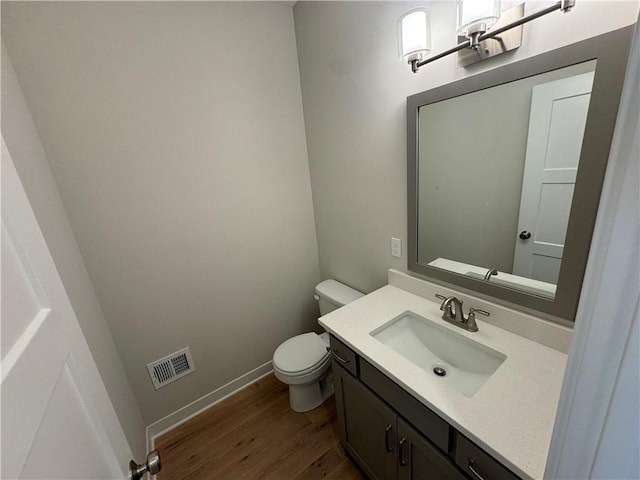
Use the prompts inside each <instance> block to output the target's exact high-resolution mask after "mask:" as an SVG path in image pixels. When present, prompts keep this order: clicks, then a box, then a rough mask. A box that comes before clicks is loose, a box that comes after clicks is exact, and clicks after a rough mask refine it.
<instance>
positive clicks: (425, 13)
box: [398, 7, 431, 63]
mask: <svg viewBox="0 0 640 480" xmlns="http://www.w3.org/2000/svg"><path fill="white" fill-rule="evenodd" d="M429 52H431V28H430V26H429V9H428V8H427V7H418V8H413V9H411V10H409V11H408V12H405V13H403V14H402V15H401V16H400V18H399V19H398V55H399V56H400V59H401V60H404V61H405V62H409V63H412V62H419V61H421V60H422V59H423V58H424V57H426V56H427V55H428V54H429Z"/></svg>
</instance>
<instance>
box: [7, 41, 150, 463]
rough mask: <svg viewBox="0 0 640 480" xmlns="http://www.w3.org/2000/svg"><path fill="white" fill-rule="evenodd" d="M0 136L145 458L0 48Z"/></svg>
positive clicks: (135, 413) (134, 408)
mask: <svg viewBox="0 0 640 480" xmlns="http://www.w3.org/2000/svg"><path fill="white" fill-rule="evenodd" d="M1 61H2V99H1V101H2V137H3V138H4V140H5V143H6V144H7V148H8V149H9V151H10V152H11V157H12V158H13V161H14V162H15V166H16V169H17V171H18V174H19V175H20V180H21V182H22V185H23V187H24V189H25V192H26V193H27V196H28V198H29V202H30V203H31V208H33V211H34V213H35V215H36V218H37V220H38V224H39V225H40V230H42V233H43V235H44V238H45V239H46V241H47V246H48V247H49V251H50V252H51V256H52V257H53V260H54V262H55V264H56V268H57V269H58V273H59V274H60V278H61V279H62V282H63V284H64V286H65V289H66V291H67V295H68V296H69V299H70V300H71V304H72V305H73V309H74V311H75V314H76V316H77V318H78V321H79V323H80V327H81V328H82V332H83V333H84V336H85V338H86V339H87V343H88V344H89V348H90V349H91V353H92V355H93V358H94V360H95V362H96V364H97V366H98V370H99V371H100V375H101V377H102V381H103V382H104V385H105V387H106V389H107V392H108V393H109V397H110V399H111V403H113V407H114V409H115V411H116V414H117V415H118V418H119V419H120V423H121V424H122V428H123V430H124V433H125V435H126V437H127V440H128V442H129V446H130V447H131V450H132V451H133V454H134V455H135V457H136V459H141V458H144V457H145V456H146V441H145V428H144V427H145V425H144V422H143V420H142V414H141V413H140V409H139V408H138V404H137V402H136V399H135V397H134V394H133V391H132V390H131V387H130V386H129V382H128V381H127V376H126V373H125V370H124V368H123V366H122V362H121V361H120V357H119V355H118V351H117V349H116V346H115V343H114V341H113V337H112V336H111V331H110V329H109V327H108V325H107V322H106V321H105V318H104V315H103V313H102V309H101V308H100V303H99V302H98V298H97V297H96V293H95V291H94V289H93V285H92V284H91V280H90V279H89V275H88V273H87V270H86V268H85V265H84V262H83V259H82V255H81V254H80V250H79V248H78V244H77V243H76V239H75V237H74V235H73V231H72V230H71V225H70V224H69V218H68V217H67V213H66V212H65V209H64V207H63V205H62V200H61V198H60V194H59V192H58V189H57V187H56V183H55V181H54V179H53V175H52V173H51V169H50V168H49V163H48V161H47V157H46V155H45V152H44V149H43V148H42V143H41V142H40V138H39V136H38V132H37V131H36V128H35V125H34V123H33V119H32V118H31V115H30V113H29V109H28V107H27V104H26V103H25V99H24V96H23V94H22V90H21V89H20V85H19V84H18V80H17V78H16V75H15V72H14V69H13V67H12V65H11V61H10V59H9V57H8V55H7V53H6V50H5V48H4V45H3V46H2V60H1Z"/></svg>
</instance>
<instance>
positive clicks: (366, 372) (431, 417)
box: [359, 358, 449, 453]
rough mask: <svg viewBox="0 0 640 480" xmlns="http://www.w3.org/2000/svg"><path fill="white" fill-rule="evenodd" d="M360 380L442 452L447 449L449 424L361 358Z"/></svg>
mask: <svg viewBox="0 0 640 480" xmlns="http://www.w3.org/2000/svg"><path fill="white" fill-rule="evenodd" d="M359 364H360V380H362V382H363V383H364V384H365V385H367V386H368V387H369V388H370V389H371V390H373V391H374V392H376V394H377V395H378V396H379V397H381V398H382V399H383V400H384V401H385V402H387V403H388V404H389V405H391V407H393V409H394V410H396V411H397V412H398V413H399V414H400V415H401V416H402V417H404V418H405V419H407V420H408V421H409V423H411V424H412V425H413V426H414V427H416V428H417V429H418V431H420V433H422V435H424V436H425V437H426V438H428V439H429V440H431V442H433V444H434V445H436V446H437V447H438V448H440V449H441V450H442V451H443V452H445V453H446V452H447V451H448V449H449V424H448V423H447V422H445V421H444V420H442V419H441V418H440V417H439V416H437V415H436V414H435V413H433V412H432V411H431V410H429V409H428V408H427V407H425V406H424V405H423V404H422V403H420V402H419V401H418V400H416V399H415V398H414V397H412V396H411V395H410V394H409V393H407V392H406V391H405V390H403V389H402V388H401V387H400V386H398V385H396V384H395V383H394V382H393V380H391V379H390V378H388V377H387V376H386V375H385V374H384V373H382V372H380V371H379V370H378V369H377V368H375V367H374V366H373V365H371V364H370V363H368V362H367V361H366V360H363V359H362V358H360V359H359Z"/></svg>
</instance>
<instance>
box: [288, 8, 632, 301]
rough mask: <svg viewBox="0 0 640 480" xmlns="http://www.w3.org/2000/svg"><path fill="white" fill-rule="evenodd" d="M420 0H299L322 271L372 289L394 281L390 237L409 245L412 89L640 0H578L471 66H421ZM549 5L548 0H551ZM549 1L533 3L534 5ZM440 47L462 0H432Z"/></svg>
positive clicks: (532, 48)
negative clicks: (401, 32)
mask: <svg viewBox="0 0 640 480" xmlns="http://www.w3.org/2000/svg"><path fill="white" fill-rule="evenodd" d="M418 4H419V3H418V2H307V1H305V2H298V3H297V4H296V5H295V7H294V15H295V21H296V38H297V42H298V58H299V63H300V75H301V80H302V95H303V101H304V115H305V127H306V133H307V145H308V152H309V167H310V170H311V181H312V190H313V202H314V210H315V215H316V229H317V232H318V249H319V252H320V271H321V275H322V277H323V278H324V277H334V278H337V279H339V280H341V281H343V282H345V283H348V284H350V285H352V286H353V287H354V288H358V289H360V290H362V291H367V292H368V291H371V290H373V289H375V288H378V287H380V286H382V285H384V284H385V283H386V279H387V269H388V268H389V267H394V268H400V269H406V265H407V262H406V256H405V255H403V258H402V259H401V260H397V259H394V258H393V257H391V256H390V245H389V238H390V237H391V236H398V237H401V238H402V240H403V243H405V244H406V232H407V220H406V216H407V214H406V120H405V109H406V97H407V96H408V95H412V94H414V93H418V92H421V91H424V90H428V89H431V88H433V87H436V86H438V85H442V84H445V83H449V82H451V81H453V80H456V79H459V78H462V77H464V76H467V75H471V74H474V73H477V72H480V71H482V70H486V69H490V68H493V67H496V66H498V65H502V64H504V63H507V62H512V61H514V60H520V59H523V58H526V57H529V56H532V55H535V54H539V53H542V52H545V51H548V50H551V49H554V48H558V47H561V46H563V45H567V44H570V43H574V42H577V41H580V40H581V39H585V38H588V37H591V36H595V35H599V34H601V33H605V32H607V31H610V30H615V29H617V28H621V27H623V26H626V25H630V24H632V23H633V22H635V20H636V18H637V12H638V4H637V2H578V4H577V5H576V7H575V8H574V9H573V11H572V12H571V13H569V14H564V15H563V14H560V13H554V14H550V15H548V16H547V17H544V18H540V19H538V20H536V21H535V22H533V23H532V24H529V25H527V26H525V27H524V37H523V46H522V47H520V49H519V50H517V51H516V52H514V53H508V54H505V55H504V56H502V58H500V57H498V58H495V59H491V60H488V61H485V62H482V63H480V64H477V65H474V66H471V67H469V68H462V67H458V66H457V60H456V57H455V55H452V56H449V57H446V58H443V59H440V60H438V61H437V62H434V63H433V64H430V65H428V66H426V67H424V68H422V69H421V70H420V71H419V72H418V73H417V74H412V73H411V71H410V69H409V68H408V66H407V65H406V64H404V63H402V62H401V61H399V60H398V56H397V49H396V21H397V18H398V17H399V16H400V14H401V13H403V12H404V11H406V10H407V9H409V8H410V7H412V6H415V5H418ZM545 4H546V3H545ZM545 4H542V3H541V2H527V3H526V10H525V13H529V12H533V11H536V10H538V9H540V8H541V7H543V6H544V5H545ZM430 5H431V32H432V50H433V52H440V51H443V50H446V49H447V48H449V47H451V46H453V45H454V44H455V42H456V38H455V35H454V34H453V33H452V32H454V31H455V21H456V20H455V19H456V6H455V2H430Z"/></svg>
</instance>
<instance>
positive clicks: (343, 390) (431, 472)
mask: <svg viewBox="0 0 640 480" xmlns="http://www.w3.org/2000/svg"><path fill="white" fill-rule="evenodd" d="M338 362H339V360H338V361H334V363H333V364H334V367H333V368H334V382H335V390H336V406H337V411H338V424H339V430H340V443H341V444H342V446H343V447H344V449H345V450H346V451H347V452H348V453H349V455H350V456H351V457H352V458H353V459H354V460H355V461H356V463H358V465H360V467H361V468H362V469H363V470H364V472H365V473H366V474H367V476H368V477H369V478H370V479H372V480H413V479H415V480H418V479H431V478H432V479H438V480H440V479H441V480H464V478H465V476H464V475H463V474H461V473H460V472H459V471H458V470H457V469H456V467H455V466H453V464H451V462H450V461H449V460H448V459H447V458H446V457H445V456H444V455H443V454H442V453H440V452H439V451H438V449H437V448H436V447H435V446H434V445H433V444H431V442H429V441H428V440H426V439H425V438H424V437H423V436H422V435H420V434H419V433H418V432H417V431H416V430H415V429H414V428H413V427H412V426H411V425H409V423H408V422H406V421H405V420H404V419H403V418H402V417H400V416H399V415H398V414H397V413H396V412H395V411H394V410H393V409H391V408H390V407H389V406H388V405H387V404H386V403H385V402H384V401H382V400H381V399H380V398H378V396H377V395H375V394H374V393H372V392H371V391H370V390H369V389H368V388H367V387H366V386H364V385H363V384H362V383H361V382H360V381H359V380H358V379H357V378H355V377H354V376H352V374H351V373H350V372H349V371H347V370H346V369H345V368H343V367H340V366H338Z"/></svg>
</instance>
